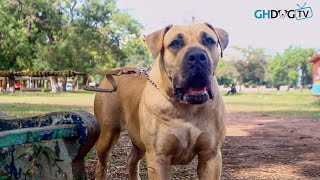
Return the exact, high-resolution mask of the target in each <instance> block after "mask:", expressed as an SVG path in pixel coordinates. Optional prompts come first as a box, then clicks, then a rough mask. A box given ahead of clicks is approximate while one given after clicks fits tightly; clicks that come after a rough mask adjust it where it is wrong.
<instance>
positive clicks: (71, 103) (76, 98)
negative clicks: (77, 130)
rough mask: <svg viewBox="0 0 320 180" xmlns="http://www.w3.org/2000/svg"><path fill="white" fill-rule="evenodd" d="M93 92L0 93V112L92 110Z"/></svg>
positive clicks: (20, 114) (16, 114)
mask: <svg viewBox="0 0 320 180" xmlns="http://www.w3.org/2000/svg"><path fill="white" fill-rule="evenodd" d="M94 95H95V94H94V93H91V92H89V93H88V92H82V93H67V92H66V93H57V94H54V93H41V92H37V93H35V92H33V93H30V92H27V93H19V92H18V93H14V94H9V93H0V112H3V113H6V114H7V115H9V116H12V117H26V116H33V115H38V114H45V113H48V112H53V111H68V110H84V111H88V112H90V113H92V112H93V99H94Z"/></svg>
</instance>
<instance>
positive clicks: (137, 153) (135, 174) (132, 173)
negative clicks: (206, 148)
mask: <svg viewBox="0 0 320 180" xmlns="http://www.w3.org/2000/svg"><path fill="white" fill-rule="evenodd" d="M144 155H145V152H144V151H141V150H140V149H138V148H137V147H136V146H135V145H132V148H131V151H130V153H129V154H128V168H129V179H130V180H140V176H139V164H140V160H141V159H142V158H143V157H144Z"/></svg>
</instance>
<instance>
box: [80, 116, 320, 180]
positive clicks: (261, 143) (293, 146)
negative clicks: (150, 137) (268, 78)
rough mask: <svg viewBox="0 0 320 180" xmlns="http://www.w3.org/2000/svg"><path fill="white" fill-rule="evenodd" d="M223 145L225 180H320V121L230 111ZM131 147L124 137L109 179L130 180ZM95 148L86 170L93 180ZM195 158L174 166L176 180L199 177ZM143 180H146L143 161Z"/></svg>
mask: <svg viewBox="0 0 320 180" xmlns="http://www.w3.org/2000/svg"><path fill="white" fill-rule="evenodd" d="M227 116H228V122H227V137H226V141H225V143H224V145H223V147H222V154H223V175H222V179H232V180H234V179H303V180H304V179H306V180H311V179H320V120H319V119H311V118H301V117H292V116H284V115H273V114H266V113H256V112H229V113H228V114H227ZM130 147H131V144H130V141H129V139H128V136H127V135H126V133H123V134H122V137H121V138H120V140H119V142H118V143H117V145H116V146H115V147H114V149H113V151H112V155H111V157H110V159H109V162H110V166H109V173H108V177H110V179H128V174H127V166H126V162H127V161H126V156H127V152H129V149H130ZM96 162H97V157H96V154H95V152H94V150H93V153H91V155H90V157H89V159H88V160H87V164H86V165H87V172H88V174H89V178H90V179H94V171H95V166H96ZM196 165H197V159H195V160H194V161H193V162H192V163H190V164H189V165H186V166H172V179H197V178H196ZM140 176H141V179H147V172H146V164H145V160H143V161H142V163H141V165H140Z"/></svg>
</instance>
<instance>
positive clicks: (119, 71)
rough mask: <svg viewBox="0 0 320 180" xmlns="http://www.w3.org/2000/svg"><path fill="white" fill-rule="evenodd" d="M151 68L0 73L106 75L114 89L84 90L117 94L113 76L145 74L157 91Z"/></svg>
mask: <svg viewBox="0 0 320 180" xmlns="http://www.w3.org/2000/svg"><path fill="white" fill-rule="evenodd" d="M151 68H152V67H151V66H150V67H148V68H146V69H140V68H136V67H135V68H133V69H132V70H124V69H121V68H118V69H114V70H111V71H106V72H93V73H85V72H78V71H70V70H64V71H0V77H14V76H29V77H48V76H60V77H73V76H78V75H82V76H90V75H104V76H105V77H106V79H107V80H108V81H109V82H110V84H111V85H112V89H107V88H98V87H90V86H85V87H83V90H86V91H95V92H108V93H111V92H115V91H117V89H118V86H117V83H116V81H115V79H114V77H113V76H121V75H124V74H133V75H134V76H136V77H138V76H140V75H141V74H143V75H144V76H145V77H146V78H147V80H148V81H149V82H150V83H151V84H152V85H153V86H154V87H155V88H157V89H159V87H158V86H157V85H156V83H155V82H154V81H152V80H151V78H150V75H149V71H150V70H151Z"/></svg>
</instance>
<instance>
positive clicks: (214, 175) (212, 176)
mask: <svg viewBox="0 0 320 180" xmlns="http://www.w3.org/2000/svg"><path fill="white" fill-rule="evenodd" d="M208 157H209V158H208ZM221 171H222V158H221V151H220V149H219V150H218V151H217V154H216V155H215V156H208V155H203V154H199V160H198V168H197V172H198V178H199V180H216V179H220V177H221Z"/></svg>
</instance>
